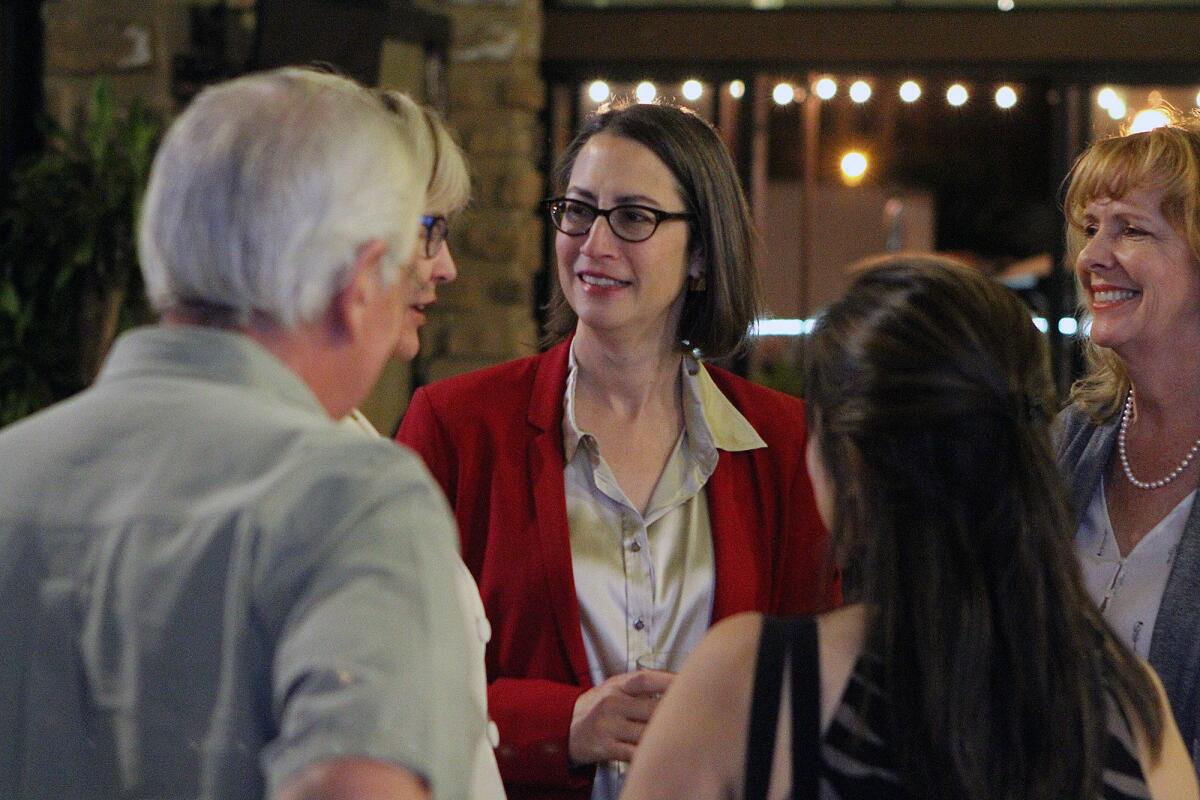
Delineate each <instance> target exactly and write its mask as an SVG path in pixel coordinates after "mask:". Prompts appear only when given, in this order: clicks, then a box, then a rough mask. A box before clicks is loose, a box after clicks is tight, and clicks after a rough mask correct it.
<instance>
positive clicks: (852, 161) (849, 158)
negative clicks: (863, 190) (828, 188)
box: [842, 150, 867, 186]
mask: <svg viewBox="0 0 1200 800" xmlns="http://www.w3.org/2000/svg"><path fill="white" fill-rule="evenodd" d="M866 174H867V157H866V155H865V154H864V153H860V152H859V151H857V150H850V151H849V152H847V153H846V154H845V155H843V156H842V179H843V180H844V181H845V182H846V183H848V184H850V185H851V186H853V185H854V184H856V183H858V182H859V181H861V180H862V178H863V176H864V175H866Z"/></svg>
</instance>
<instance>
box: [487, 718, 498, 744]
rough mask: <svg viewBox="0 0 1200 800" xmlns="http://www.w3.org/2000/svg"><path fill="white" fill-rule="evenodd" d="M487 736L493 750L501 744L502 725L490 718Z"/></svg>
mask: <svg viewBox="0 0 1200 800" xmlns="http://www.w3.org/2000/svg"><path fill="white" fill-rule="evenodd" d="M487 738H488V742H490V743H491V745H492V749H493V750H494V749H496V748H497V747H499V746H500V726H498V725H497V724H496V723H495V722H492V721H491V720H490V719H489V720H488V727H487Z"/></svg>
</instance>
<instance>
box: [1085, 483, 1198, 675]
mask: <svg viewBox="0 0 1200 800" xmlns="http://www.w3.org/2000/svg"><path fill="white" fill-rule="evenodd" d="M1195 499H1196V493H1195V492H1194V491H1193V492H1191V493H1189V494H1188V495H1187V497H1185V498H1183V499H1182V500H1180V501H1179V505H1177V506H1175V508H1173V509H1171V511H1170V512H1168V513H1167V515H1166V516H1165V517H1163V518H1162V519H1161V520H1159V522H1158V524H1157V525H1155V526H1154V527H1153V528H1151V530H1150V532H1149V533H1147V534H1146V536H1145V537H1144V538H1143V539H1142V540H1141V541H1140V542H1138V543H1137V544H1136V545H1135V546H1134V548H1133V551H1132V552H1131V553H1129V555H1127V556H1125V557H1124V558H1122V557H1121V551H1120V549H1119V548H1118V547H1117V539H1116V536H1115V535H1114V534H1113V529H1112V523H1111V522H1110V521H1109V517H1108V503H1107V501H1106V500H1105V499H1104V479H1103V478H1101V479H1100V484H1099V486H1097V487H1096V491H1095V493H1094V494H1093V495H1092V500H1091V502H1090V503H1089V504H1088V507H1087V510H1086V511H1085V512H1084V514H1083V518H1082V519H1081V520H1080V523H1079V531H1078V532H1077V533H1076V535H1075V550H1076V552H1077V553H1078V555H1079V563H1080V566H1081V567H1082V569H1083V580H1084V584H1085V585H1086V586H1087V590H1088V594H1090V595H1091V596H1092V600H1094V601H1095V603H1096V605H1097V606H1099V607H1100V613H1101V614H1103V615H1104V619H1105V620H1106V621H1107V622H1108V624H1109V625H1110V626H1111V627H1112V629H1113V632H1114V633H1116V634H1117V638H1119V639H1120V640H1121V641H1123V642H1125V644H1126V645H1128V646H1129V648H1130V649H1132V650H1133V652H1134V653H1136V654H1137V655H1138V656H1139V657H1141V658H1143V659H1146V658H1149V657H1150V639H1151V637H1152V636H1153V634H1154V622H1155V620H1156V619H1157V618H1158V607H1159V605H1160V604H1161V603H1162V596H1163V591H1164V590H1165V589H1166V588H1167V578H1168V577H1169V576H1170V574H1171V564H1172V563H1173V562H1174V561H1175V550H1176V548H1178V547H1179V541H1180V539H1181V538H1183V527H1184V525H1185V524H1186V523H1187V519H1188V515H1189V514H1191V512H1192V503H1193V501H1194V500H1195Z"/></svg>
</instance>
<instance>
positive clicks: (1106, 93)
mask: <svg viewBox="0 0 1200 800" xmlns="http://www.w3.org/2000/svg"><path fill="white" fill-rule="evenodd" d="M1114 103H1121V98H1120V97H1119V96H1118V95H1117V90H1116V89H1114V88H1112V87H1111V86H1105V87H1104V88H1103V89H1101V90H1100V91H1098V92H1096V105H1098V106H1100V107H1101V108H1103V109H1105V110H1106V111H1107V110H1108V109H1109V108H1111V107H1112V105H1113V104H1114ZM1121 105H1124V103H1121Z"/></svg>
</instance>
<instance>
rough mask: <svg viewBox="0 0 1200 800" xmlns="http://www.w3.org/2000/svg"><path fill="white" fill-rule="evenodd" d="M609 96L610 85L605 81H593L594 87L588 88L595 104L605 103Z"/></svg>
mask: <svg viewBox="0 0 1200 800" xmlns="http://www.w3.org/2000/svg"><path fill="white" fill-rule="evenodd" d="M609 94H610V92H609V89H608V84H607V83H605V82H604V81H592V85H591V86H589V87H588V97H590V98H591V99H592V102H593V103H603V102H604V101H605V100H607V99H608V96H609Z"/></svg>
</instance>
